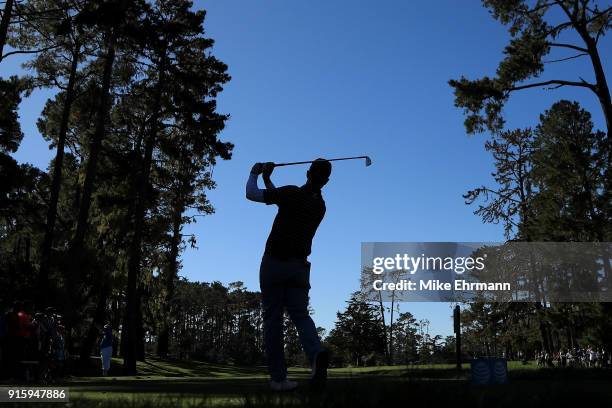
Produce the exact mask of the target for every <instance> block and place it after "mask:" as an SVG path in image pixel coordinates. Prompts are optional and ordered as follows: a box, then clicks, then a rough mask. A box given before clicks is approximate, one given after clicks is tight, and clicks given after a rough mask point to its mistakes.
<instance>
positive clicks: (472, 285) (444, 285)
mask: <svg viewBox="0 0 612 408" xmlns="http://www.w3.org/2000/svg"><path fill="white" fill-rule="evenodd" d="M372 287H373V288H374V290H399V291H420V290H428V291H444V290H495V291H504V290H511V289H510V283H508V282H468V281H465V280H456V281H454V282H453V283H451V282H441V281H439V280H438V279H429V280H422V281H419V282H418V284H417V282H415V281H410V280H407V279H401V280H400V281H399V282H383V281H382V280H380V279H379V280H375V281H374V282H373V283H372Z"/></svg>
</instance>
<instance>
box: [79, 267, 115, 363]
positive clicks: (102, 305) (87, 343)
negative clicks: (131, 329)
mask: <svg viewBox="0 0 612 408" xmlns="http://www.w3.org/2000/svg"><path fill="white" fill-rule="evenodd" d="M99 288H100V291H99V293H98V303H97V305H96V311H95V312H94V316H93V321H92V322H91V326H90V327H89V330H88V331H87V335H86V336H85V339H84V340H83V344H82V345H81V352H80V360H81V363H85V364H87V363H89V356H91V354H92V351H93V349H94V345H95V343H96V340H97V338H98V336H99V335H100V330H99V328H100V327H103V326H104V323H106V305H107V302H108V295H109V292H110V283H109V282H108V279H107V278H104V282H103V283H102V285H100V286H99Z"/></svg>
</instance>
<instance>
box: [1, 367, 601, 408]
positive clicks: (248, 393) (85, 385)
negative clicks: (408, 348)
mask: <svg viewBox="0 0 612 408" xmlns="http://www.w3.org/2000/svg"><path fill="white" fill-rule="evenodd" d="M114 363H115V364H120V362H119V361H118V360H117V361H115V362H114ZM468 367H469V365H465V366H464V370H463V371H462V372H461V373H458V372H457V371H456V370H454V366H453V365H443V364H439V365H418V366H392V367H388V366H382V367H365V368H361V367H360V368H337V369H331V370H330V373H329V374H330V375H329V384H328V387H327V389H326V390H325V391H321V392H313V391H310V390H309V389H308V381H307V380H308V377H309V371H308V370H305V369H300V368H293V369H290V374H289V375H290V377H291V378H293V379H296V380H297V381H298V382H300V388H299V389H298V390H297V391H295V392H290V393H285V394H274V393H271V392H269V391H268V389H267V375H266V371H265V367H251V368H245V367H235V366H227V365H216V364H206V363H199V362H181V361H173V360H161V359H157V358H149V359H148V361H147V362H146V363H138V371H139V373H140V374H139V375H137V376H125V377H105V378H101V377H79V378H72V379H70V380H68V381H67V382H66V383H65V384H63V385H64V386H67V387H69V389H70V399H71V402H70V407H77V408H80V407H100V408H102V407H110V408H114V407H117V408H119V407H127V408H130V407H133V408H166V407H217V406H227V407H378V406H380V407H385V406H392V405H393V406H395V405H398V406H405V405H414V406H418V407H419V408H421V407H438V406H449V407H513V408H516V407H517V406H520V408H528V407H538V408H542V407H547V406H556V407H558V406H568V404H576V405H578V404H581V405H585V403H586V404H587V406H590V405H594V404H597V403H599V404H600V405H601V406H607V405H608V403H609V401H612V387H610V383H611V379H612V371H610V370H606V371H602V370H585V369H583V370H554V369H538V368H537V367H536V366H535V364H533V363H531V364H529V365H522V364H520V363H513V362H511V363H509V370H510V383H509V384H506V385H498V386H473V385H471V384H470V383H469V371H468ZM49 405H51V404H49ZM6 406H10V405H8V404H7V405H6ZM16 406H19V407H23V406H24V404H23V403H19V405H16ZM35 406H36V407H41V406H44V404H42V403H37V404H36V405H35ZM52 406H55V407H57V406H58V404H53V405H52ZM3 407H4V404H3V406H2V408H3Z"/></svg>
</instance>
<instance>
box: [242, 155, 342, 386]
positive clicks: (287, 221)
mask: <svg viewBox="0 0 612 408" xmlns="http://www.w3.org/2000/svg"><path fill="white" fill-rule="evenodd" d="M273 169H274V163H256V164H255V165H254V166H253V168H252V169H251V174H250V176H249V181H248V182H247V186H246V196H247V198H248V199H249V200H251V201H257V202H260V203H266V204H268V205H270V204H276V205H277V206H278V214H276V218H275V219H274V225H273V226H272V231H271V232H270V236H269V237H268V241H267V242H266V250H265V252H264V255H263V258H262V260H261V267H260V269H259V285H260V287H261V294H262V302H263V311H264V341H265V347H266V354H267V357H268V369H269V371H270V377H271V382H270V386H271V388H272V389H273V390H275V391H288V390H292V389H294V388H295V387H297V383H296V382H294V381H289V380H288V379H287V367H286V366H285V357H284V346H283V308H286V309H287V312H288V313H289V317H291V320H293V323H295V327H296V328H297V330H298V333H299V335H300V342H301V343H302V347H303V348H304V351H305V352H306V354H307V355H308V359H309V360H310V364H311V365H312V379H311V384H312V385H313V386H315V387H319V386H322V385H324V384H325V381H326V380H327V366H328V359H329V358H328V354H327V351H325V350H323V348H322V347H321V342H320V341H319V336H318V335H317V329H316V327H315V324H314V322H313V321H312V319H311V318H310V315H309V313H308V291H309V290H310V262H308V255H310V248H311V244H312V238H313V237H314V235H315V232H316V231H317V227H318V226H319V224H320V223H321V220H322V219H323V216H324V215H325V201H323V197H322V196H321V188H322V187H323V186H324V185H325V184H327V181H328V180H329V176H330V174H331V163H330V162H328V161H327V160H324V159H317V160H316V161H315V162H313V163H312V165H311V166H310V169H309V170H308V172H307V173H306V175H307V180H306V184H304V185H303V186H302V187H298V186H284V187H279V188H276V187H275V186H274V184H272V181H271V180H270V175H271V174H272V170H273ZM262 173H263V179H264V183H265V185H266V189H264V190H261V189H259V187H258V186H257V178H258V176H259V174H262Z"/></svg>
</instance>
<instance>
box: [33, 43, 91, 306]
mask: <svg viewBox="0 0 612 408" xmlns="http://www.w3.org/2000/svg"><path fill="white" fill-rule="evenodd" d="M80 48H81V46H80V45H79V44H75V46H74V50H73V53H72V62H71V65H70V75H69V77H68V86H67V88H66V99H65V100H64V106H63V108H62V117H61V122H60V129H59V133H58V135H57V150H56V152H55V160H54V162H53V179H52V181H51V193H50V197H49V207H48V209H47V225H46V228H45V237H44V240H43V244H42V250H41V259H40V270H39V272H38V304H39V305H45V304H47V303H48V296H47V291H48V286H49V268H50V258H51V249H52V247H53V236H54V233H55V218H56V217H57V202H58V200H59V193H60V188H61V185H62V166H63V163H64V146H65V144H66V134H67V133H68V121H69V119H70V111H71V109H72V103H73V102H74V94H75V90H74V88H75V82H76V72H77V68H78V64H79V52H80Z"/></svg>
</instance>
